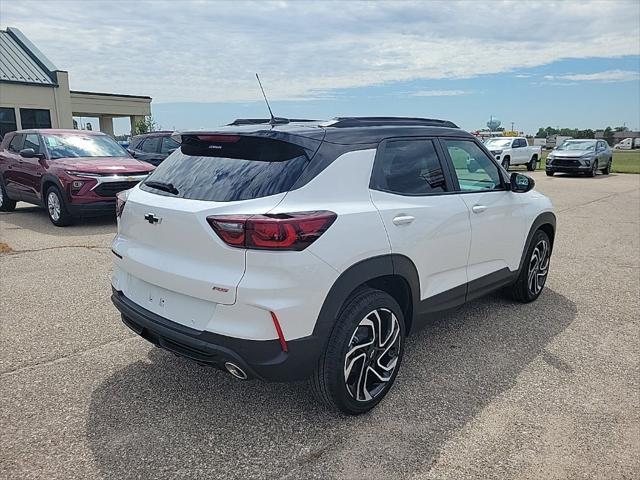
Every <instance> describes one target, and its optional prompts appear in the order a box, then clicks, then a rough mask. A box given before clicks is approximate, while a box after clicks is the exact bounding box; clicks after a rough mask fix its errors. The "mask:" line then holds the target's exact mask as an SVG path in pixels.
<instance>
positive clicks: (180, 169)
mask: <svg viewBox="0 0 640 480" xmlns="http://www.w3.org/2000/svg"><path fill="white" fill-rule="evenodd" d="M276 136H277V137H278V138H273V137H274V134H273V132H266V133H265V134H260V133H259V134H255V135H244V134H243V135H235V134H228V133H226V132H225V133H224V134H221V133H211V134H204V133H198V134H190V135H183V136H182V138H181V142H182V145H181V148H180V149H179V150H177V151H176V152H174V153H173V154H172V155H170V156H169V157H168V158H167V159H166V160H165V161H164V162H163V163H162V164H160V166H159V167H158V168H157V169H156V170H155V171H154V172H153V173H152V174H151V175H150V176H149V177H148V178H147V179H146V180H145V181H144V182H142V183H141V184H140V185H139V186H138V187H136V188H135V189H133V190H131V192H130V194H129V197H128V199H127V201H126V204H125V207H124V210H123V213H122V216H121V218H120V220H119V226H118V236H117V237H116V239H115V240H114V244H113V248H114V251H115V252H116V253H117V254H118V255H120V256H122V259H121V260H119V261H117V262H116V264H117V267H118V268H119V269H121V270H123V271H124V274H125V275H126V276H127V278H126V279H125V280H123V283H124V284H125V286H123V290H125V294H126V295H127V296H128V297H130V298H131V300H133V301H135V302H136V303H138V304H142V305H143V306H145V308H149V309H150V310H152V311H154V312H155V313H158V314H161V315H163V316H165V317H166V318H172V317H174V316H179V315H180V310H181V309H183V308H184V309H186V308H189V309H191V310H193V309H194V308H196V309H202V311H201V312H200V313H199V314H198V317H199V318H206V317H207V316H208V315H207V313H208V314H210V313H211V308H212V306H211V302H214V303H219V304H226V305H229V304H233V303H234V302H235V299H236V289H237V286H238V284H239V283H240V280H241V279H242V276H243V274H244V271H245V253H246V251H245V250H244V249H242V248H235V247H231V246H229V245H227V244H226V243H225V242H224V241H222V240H221V238H220V237H219V236H218V235H217V234H216V232H215V231H214V230H213V228H212V227H211V225H210V224H209V223H208V221H207V217H209V216H212V215H216V216H217V215H254V214H264V213H268V212H269V211H270V210H272V209H273V208H274V207H275V206H276V205H278V203H279V202H280V201H281V200H282V199H283V198H284V196H285V195H286V192H287V191H288V190H289V189H290V188H291V187H292V186H293V185H294V183H295V181H296V180H297V179H298V177H299V176H300V175H301V173H302V171H303V170H304V169H305V168H306V166H307V165H308V163H309V161H310V160H311V158H312V157H313V155H314V153H315V151H316V150H317V148H318V146H319V145H320V143H321V142H320V141H317V140H311V139H309V138H303V137H298V136H295V135H284V136H283V135H276ZM147 297H161V299H162V302H163V303H166V299H167V298H171V306H170V307H168V306H167V307H165V305H164V304H162V305H161V304H159V303H158V301H157V300H158V298H147ZM164 308H170V310H171V311H167V312H165V311H164V310H163V309H164ZM201 326H202V325H201ZM194 327H196V328H197V327H198V326H196V325H194Z"/></svg>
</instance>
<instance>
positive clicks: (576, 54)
mask: <svg viewBox="0 0 640 480" xmlns="http://www.w3.org/2000/svg"><path fill="white" fill-rule="evenodd" d="M88 5H89V3H87V2H73V1H72V2H57V1H53V0H51V1H49V2H46V3H43V2H39V3H30V2H29V1H20V2H18V1H15V0H3V1H2V4H1V5H0V9H1V11H0V13H1V15H0V24H1V25H2V27H6V26H15V27H18V28H20V29H21V30H22V31H23V32H24V33H25V34H26V35H27V36H28V37H29V38H30V39H31V40H32V41H33V42H34V43H36V45H38V47H39V48H40V49H41V50H42V51H43V52H44V53H45V54H46V55H47V56H48V57H49V58H50V59H51V60H52V61H53V62H54V63H55V64H56V65H57V66H58V67H59V68H61V69H66V70H68V71H69V72H70V82H71V87H72V88H73V89H78V90H94V91H103V92H113V93H125V94H141V95H150V96H152V97H153V104H152V109H153V115H154V117H155V119H156V120H157V122H158V123H159V124H160V125H161V126H162V127H164V128H176V129H186V128H211V127H215V126H217V125H220V124H223V123H225V122H228V121H230V120H232V119H233V118H236V117H254V116H258V117H262V116H264V115H265V112H266V109H265V106H264V103H263V102H262V100H261V97H260V91H259V89H258V86H257V84H256V82H255V77H254V72H256V71H257V72H259V73H260V74H261V78H262V81H263V84H264V87H265V90H266V91H267V95H268V96H269V98H270V100H271V103H272V107H273V109H274V111H275V113H276V114H277V115H279V116H285V117H286V116H291V117H294V116H295V117H307V118H330V117H333V116H338V115H411V116H427V117H437V118H446V119H450V120H452V121H454V122H456V123H458V124H459V125H460V126H461V127H463V128H465V129H467V130H475V129H478V128H482V127H484V125H485V123H486V121H487V119H488V118H489V116H490V115H494V116H496V117H498V118H499V119H501V120H502V121H503V125H504V126H505V127H508V128H510V127H511V122H514V124H515V127H516V129H518V130H522V131H525V132H527V133H535V132H536V131H537V129H538V127H541V126H548V125H550V126H566V127H577V128H599V127H602V126H606V125H612V126H617V125H622V124H626V125H627V126H628V127H630V128H632V129H640V107H639V105H640V2H637V1H631V2H625V1H605V2H597V1H596V2H589V1H580V2H572V1H564V2H497V1H485V2H439V1H430V2H390V3H387V2H376V3H367V2H354V1H344V2H306V1H298V2H286V1H277V2H266V1H264V2H206V1H205V2H187V1H183V2H165V1H153V2H117V1H112V2H101V1H97V0H95V1H93V2H90V5H91V6H92V8H87V6H88ZM34 8H37V10H38V13H39V14H38V15H37V16H33V15H31V14H30V13H29V12H33V11H34ZM92 123H97V122H92ZM115 125H116V133H123V132H124V131H126V130H127V129H128V121H126V120H118V121H116V124H115Z"/></svg>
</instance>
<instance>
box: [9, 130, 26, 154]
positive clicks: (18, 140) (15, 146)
mask: <svg viewBox="0 0 640 480" xmlns="http://www.w3.org/2000/svg"><path fill="white" fill-rule="evenodd" d="M23 142H24V135H22V134H17V135H15V136H14V137H13V138H12V139H11V143H9V150H10V151H11V152H13V153H18V152H19V151H20V150H22V143H23Z"/></svg>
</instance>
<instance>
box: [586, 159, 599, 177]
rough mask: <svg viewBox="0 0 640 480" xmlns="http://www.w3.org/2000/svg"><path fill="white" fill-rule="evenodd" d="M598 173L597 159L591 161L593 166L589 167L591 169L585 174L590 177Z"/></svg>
mask: <svg viewBox="0 0 640 480" xmlns="http://www.w3.org/2000/svg"><path fill="white" fill-rule="evenodd" d="M597 174H598V160H595V161H594V162H593V167H591V171H590V172H589V173H588V174H587V175H589V176H590V177H595V176H596V175H597Z"/></svg>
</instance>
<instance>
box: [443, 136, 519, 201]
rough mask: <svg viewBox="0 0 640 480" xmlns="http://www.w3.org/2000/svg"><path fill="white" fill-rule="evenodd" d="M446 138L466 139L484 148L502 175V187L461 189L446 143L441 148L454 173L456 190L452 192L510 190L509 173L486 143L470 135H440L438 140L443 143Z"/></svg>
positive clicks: (481, 148)
mask: <svg viewBox="0 0 640 480" xmlns="http://www.w3.org/2000/svg"><path fill="white" fill-rule="evenodd" d="M444 140H454V141H466V142H471V143H475V144H476V145H477V146H478V147H479V148H480V150H482V152H483V153H484V154H485V155H486V156H487V157H488V158H489V160H491V162H492V163H493V164H494V165H495V166H496V168H497V169H498V174H499V175H500V179H501V182H500V188H494V189H493V190H461V189H460V182H458V177H457V175H456V174H455V168H454V166H453V160H452V159H451V156H450V155H449V151H448V150H447V148H445V145H442V144H441V145H440V148H441V150H442V152H443V153H444V155H445V158H446V162H447V166H448V168H449V170H450V172H451V174H452V178H453V185H454V192H452V193H456V194H458V195H466V194H469V193H492V192H506V191H509V190H510V188H509V187H510V184H509V174H508V173H507V172H506V171H505V170H504V168H502V165H500V164H499V163H498V162H497V161H496V159H495V158H494V157H493V155H491V153H490V152H489V150H487V147H485V145H484V144H483V143H481V142H479V141H478V140H476V139H475V138H469V137H456V136H451V137H449V136H447V137H438V142H439V143H441V142H442V141H444Z"/></svg>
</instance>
